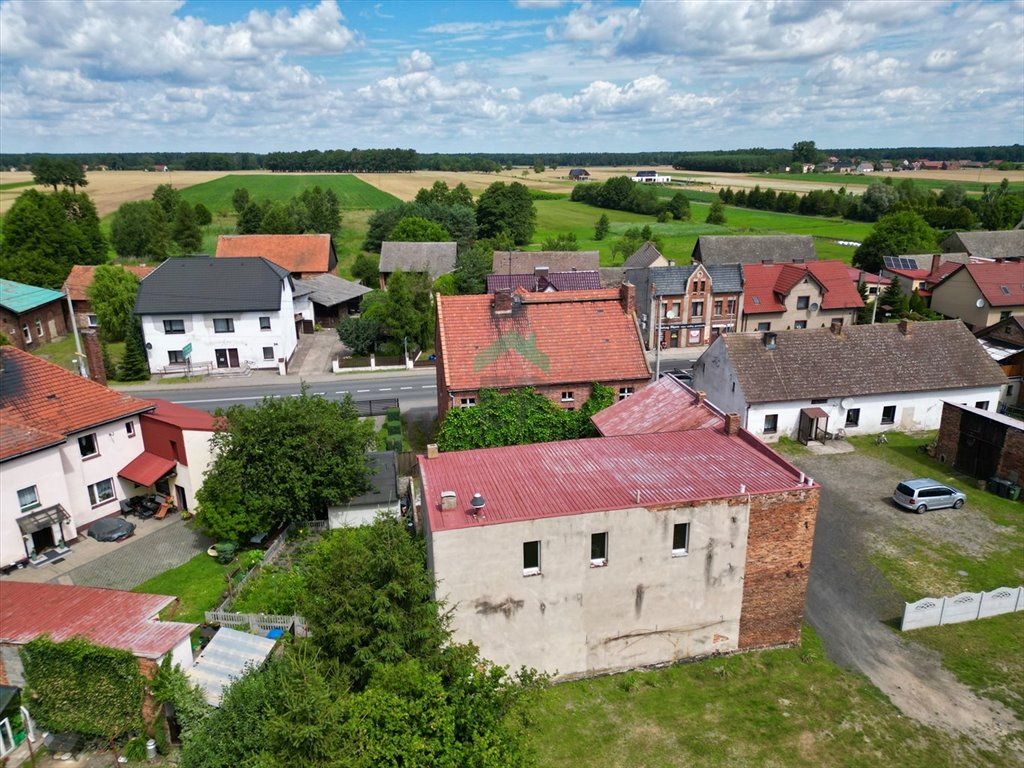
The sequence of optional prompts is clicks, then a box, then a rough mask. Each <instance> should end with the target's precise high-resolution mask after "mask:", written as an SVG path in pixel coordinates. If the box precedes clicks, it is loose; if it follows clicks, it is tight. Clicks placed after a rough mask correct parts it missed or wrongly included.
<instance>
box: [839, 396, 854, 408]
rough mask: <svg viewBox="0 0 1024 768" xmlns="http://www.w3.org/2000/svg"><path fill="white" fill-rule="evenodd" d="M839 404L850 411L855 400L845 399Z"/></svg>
mask: <svg viewBox="0 0 1024 768" xmlns="http://www.w3.org/2000/svg"><path fill="white" fill-rule="evenodd" d="M839 404H840V405H841V406H843V408H846V409H849V407H850V406H851V405H853V398H852V397H844V398H843V399H842V400H840V401H839Z"/></svg>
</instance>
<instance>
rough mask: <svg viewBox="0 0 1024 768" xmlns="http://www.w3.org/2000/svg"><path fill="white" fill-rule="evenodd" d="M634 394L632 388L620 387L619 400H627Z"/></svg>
mask: <svg viewBox="0 0 1024 768" xmlns="http://www.w3.org/2000/svg"><path fill="white" fill-rule="evenodd" d="M632 394H633V388H632V387H619V400H625V399H626V398H627V397H630V396H631V395H632Z"/></svg>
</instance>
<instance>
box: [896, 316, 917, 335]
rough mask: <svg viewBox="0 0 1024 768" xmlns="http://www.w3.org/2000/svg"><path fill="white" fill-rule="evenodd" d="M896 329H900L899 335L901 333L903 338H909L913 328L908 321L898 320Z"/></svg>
mask: <svg viewBox="0 0 1024 768" xmlns="http://www.w3.org/2000/svg"><path fill="white" fill-rule="evenodd" d="M896 327H897V328H899V329H900V333H902V334H903V335H904V336H909V335H910V330H911V328H912V327H913V326H912V325H911V322H910V321H909V320H900V322H899V325H897V326H896Z"/></svg>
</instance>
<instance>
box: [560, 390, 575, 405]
mask: <svg viewBox="0 0 1024 768" xmlns="http://www.w3.org/2000/svg"><path fill="white" fill-rule="evenodd" d="M572 394H573V393H572V391H571V390H568V389H567V390H564V391H563V392H562V402H563V403H570V402H572V401H573V399H574V398H573V396H572Z"/></svg>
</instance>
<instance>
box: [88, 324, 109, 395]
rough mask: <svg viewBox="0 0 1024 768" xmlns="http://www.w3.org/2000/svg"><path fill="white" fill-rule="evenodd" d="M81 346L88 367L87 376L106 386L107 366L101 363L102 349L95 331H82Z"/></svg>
mask: <svg viewBox="0 0 1024 768" xmlns="http://www.w3.org/2000/svg"><path fill="white" fill-rule="evenodd" d="M82 346H84V347H85V364H86V366H87V367H88V368H89V378H90V379H91V380H92V381H95V382H96V383H97V384H102V385H103V386H107V367H106V366H105V365H103V349H102V348H101V347H100V337H99V335H98V334H97V333H96V331H94V330H91V329H87V330H84V331H82Z"/></svg>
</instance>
